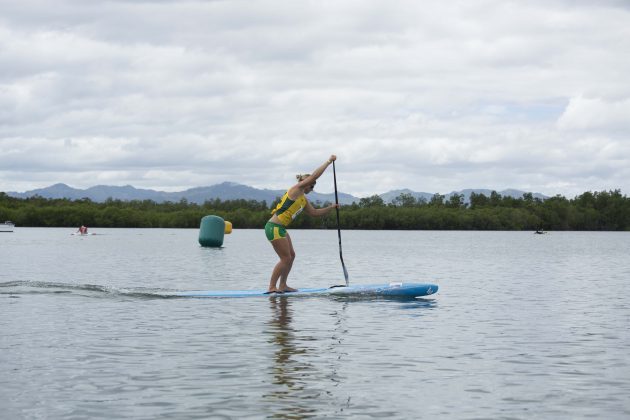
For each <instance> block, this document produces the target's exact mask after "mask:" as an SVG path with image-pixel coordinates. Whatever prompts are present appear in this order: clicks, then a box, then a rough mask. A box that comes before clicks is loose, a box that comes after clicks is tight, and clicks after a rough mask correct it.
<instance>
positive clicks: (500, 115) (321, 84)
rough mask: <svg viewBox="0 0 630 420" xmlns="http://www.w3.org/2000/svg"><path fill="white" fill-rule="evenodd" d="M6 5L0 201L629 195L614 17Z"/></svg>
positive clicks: (625, 89) (615, 8)
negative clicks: (231, 187) (320, 176)
mask: <svg viewBox="0 0 630 420" xmlns="http://www.w3.org/2000/svg"><path fill="white" fill-rule="evenodd" d="M0 1H1V0H0ZM2 3H3V14H2V16H0V149H1V151H2V152H1V153H0V190H18V191H20V190H25V189H30V188H35V187H42V186H46V185H49V184H51V183H54V182H66V183H69V184H71V185H73V186H77V187H88V186H91V185H93V181H94V180H99V181H102V182H107V183H111V184H117V185H122V184H132V185H136V186H139V187H145V188H171V189H172V188H188V187H194V186H199V185H208V184H211V183H215V182H221V181H224V180H230V181H236V182H242V183H246V184H250V185H254V186H257V187H268V188H283V187H286V186H287V183H290V182H292V180H293V175H294V174H295V173H298V172H306V171H311V170H312V169H314V167H315V166H317V165H318V164H319V162H321V161H323V160H324V159H326V157H327V156H328V155H329V154H330V153H337V154H338V155H339V159H340V160H339V162H338V163H339V164H338V170H339V172H340V175H341V177H342V178H341V179H340V180H339V181H340V186H343V187H342V188H344V189H345V190H346V191H348V192H351V193H354V194H358V195H368V194H374V193H378V192H384V191H386V190H389V189H394V188H411V189H414V190H422V191H429V192H449V191H451V190H454V189H461V188H469V187H485V188H495V189H502V188H507V187H514V188H521V189H532V190H535V191H540V192H543V193H547V194H552V195H553V194H556V193H563V194H567V195H571V194H577V193H580V192H583V191H585V190H589V189H591V190H592V189H608V188H622V189H623V190H624V192H628V191H629V190H630V188H629V187H630V182H629V181H628V179H630V178H629V177H628V176H627V175H628V173H627V170H626V169H625V168H627V167H630V152H629V150H628V146H627V144H628V142H629V134H630V127H629V126H628V119H627V118H626V116H627V115H629V114H628V111H629V110H630V109H629V108H630V100H629V99H628V98H630V85H629V84H628V83H627V80H626V79H627V76H626V75H627V74H628V73H629V72H630V54H628V53H627V39H630V29H629V28H630V8H628V7H627V3H624V2H618V1H607V2H598V3H597V4H593V3H591V2H569V1H551V2H539V1H533V2H527V3H514V2H499V1H492V0H487V1H484V2H451V3H447V4H443V2H439V1H428V2H421V3H418V2H415V1H403V2H398V3H395V4H385V3H383V2H379V1H365V0H363V1H349V2H327V1H324V2H322V1H296V2H289V3H287V2H279V1H255V2H253V1H251V2H250V1H187V2H175V1H174V2H171V1H147V2H136V1H114V2H89V3H85V2H82V1H78V0H76V1H75V0H66V1H59V2H56V6H55V7H54V8H51V7H49V6H47V4H46V3H44V2H39V1H36V0H29V1H21V2H2ZM324 185H326V183H324V182H320V183H319V184H318V187H319V188H321V189H322V191H324V190H325V189H326V188H325V186H324ZM331 188H332V186H331Z"/></svg>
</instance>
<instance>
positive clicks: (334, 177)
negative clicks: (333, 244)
mask: <svg viewBox="0 0 630 420" xmlns="http://www.w3.org/2000/svg"><path fill="white" fill-rule="evenodd" d="M332 164H333V180H334V182H335V204H337V207H335V210H336V211H337V236H338V237H339V259H340V260H341V267H342V268H343V277H344V278H345V279H346V286H349V285H350V282H349V280H348V270H346V264H345V263H344V262H343V251H342V250H341V228H340V223H339V196H338V195H337V171H336V170H335V161H334V160H333V163H332Z"/></svg>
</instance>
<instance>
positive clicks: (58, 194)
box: [6, 182, 548, 205]
mask: <svg viewBox="0 0 630 420" xmlns="http://www.w3.org/2000/svg"><path fill="white" fill-rule="evenodd" d="M284 192H285V191H283V190H269V189H258V188H254V187H250V186H247V185H243V184H237V183H235V182H223V183H221V184H216V185H211V186H209V187H196V188H190V189H187V190H185V191H178V192H165V191H156V190H148V189H141V188H135V187H133V186H131V185H125V186H122V187H120V186H111V185H97V186H94V187H90V188H87V189H84V190H82V189H78V188H72V187H70V186H68V185H66V184H55V185H51V186H49V187H46V188H39V189H35V190H30V191H25V192H23V193H19V192H12V191H10V192H7V193H6V194H7V195H9V196H11V197H16V198H28V197H33V196H40V197H44V198H67V199H70V200H80V199H82V198H89V199H90V200H92V201H95V202H104V201H106V200H107V199H108V198H112V199H115V200H123V201H131V200H152V201H155V202H157V203H162V202H166V201H172V202H179V201H181V200H182V199H186V200H187V201H188V202H190V203H197V204H203V202H205V201H206V200H212V199H216V198H218V199H220V200H221V201H226V200H237V199H245V200H256V201H266V202H267V204H268V205H269V204H271V203H272V202H274V201H275V200H276V199H277V198H278V197H281V196H282V195H283V194H284ZM473 192H474V193H477V194H484V195H487V196H490V194H491V193H492V190H488V189H465V190H461V191H453V192H451V193H449V194H444V195H445V197H446V199H447V200H448V198H449V197H450V196H452V195H453V194H462V195H463V196H464V201H465V202H468V201H469V197H470V194H471V193H473ZM497 192H498V193H499V194H501V195H502V196H510V197H514V198H520V197H522V196H523V194H524V193H525V192H526V191H521V190H515V189H507V190H503V191H497ZM401 194H410V195H412V196H413V197H415V198H416V199H425V200H427V201H429V200H431V197H433V195H434V193H428V192H416V191H412V190H409V189H402V190H392V191H388V192H386V193H383V194H379V196H380V197H381V198H382V199H383V201H384V202H385V203H390V202H391V201H392V200H394V199H395V198H396V197H398V196H400V195H401ZM338 195H339V203H341V204H352V203H353V202H356V203H358V202H359V200H360V198H359V197H355V196H353V195H350V194H345V193H341V192H340V193H338ZM533 196H534V197H535V198H540V199H545V198H548V197H547V196H545V195H543V194H539V193H534V194H533ZM309 201H311V202H313V203H316V204H317V203H318V202H319V203H325V202H331V203H333V202H334V201H335V194H334V193H329V194H321V193H317V192H315V191H313V192H312V193H310V194H309Z"/></svg>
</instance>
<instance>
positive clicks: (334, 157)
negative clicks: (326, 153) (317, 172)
mask: <svg viewBox="0 0 630 420" xmlns="http://www.w3.org/2000/svg"><path fill="white" fill-rule="evenodd" d="M336 160H337V156H335V155H330V157H329V158H328V163H333V162H334V161H336Z"/></svg>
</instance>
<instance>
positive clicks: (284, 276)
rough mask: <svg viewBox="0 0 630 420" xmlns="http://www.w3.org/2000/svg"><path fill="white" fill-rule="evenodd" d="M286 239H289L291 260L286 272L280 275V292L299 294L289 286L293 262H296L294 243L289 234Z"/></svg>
mask: <svg viewBox="0 0 630 420" xmlns="http://www.w3.org/2000/svg"><path fill="white" fill-rule="evenodd" d="M286 239H288V241H289V255H290V259H289V260H288V265H287V267H286V270H285V271H284V272H283V273H282V274H281V275H280V284H279V285H278V290H279V291H280V292H297V289H294V288H292V287H289V286H287V278H288V277H289V273H290V272H291V267H293V261H295V250H294V249H293V242H291V237H290V236H289V234H288V233H287V236H286Z"/></svg>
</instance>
